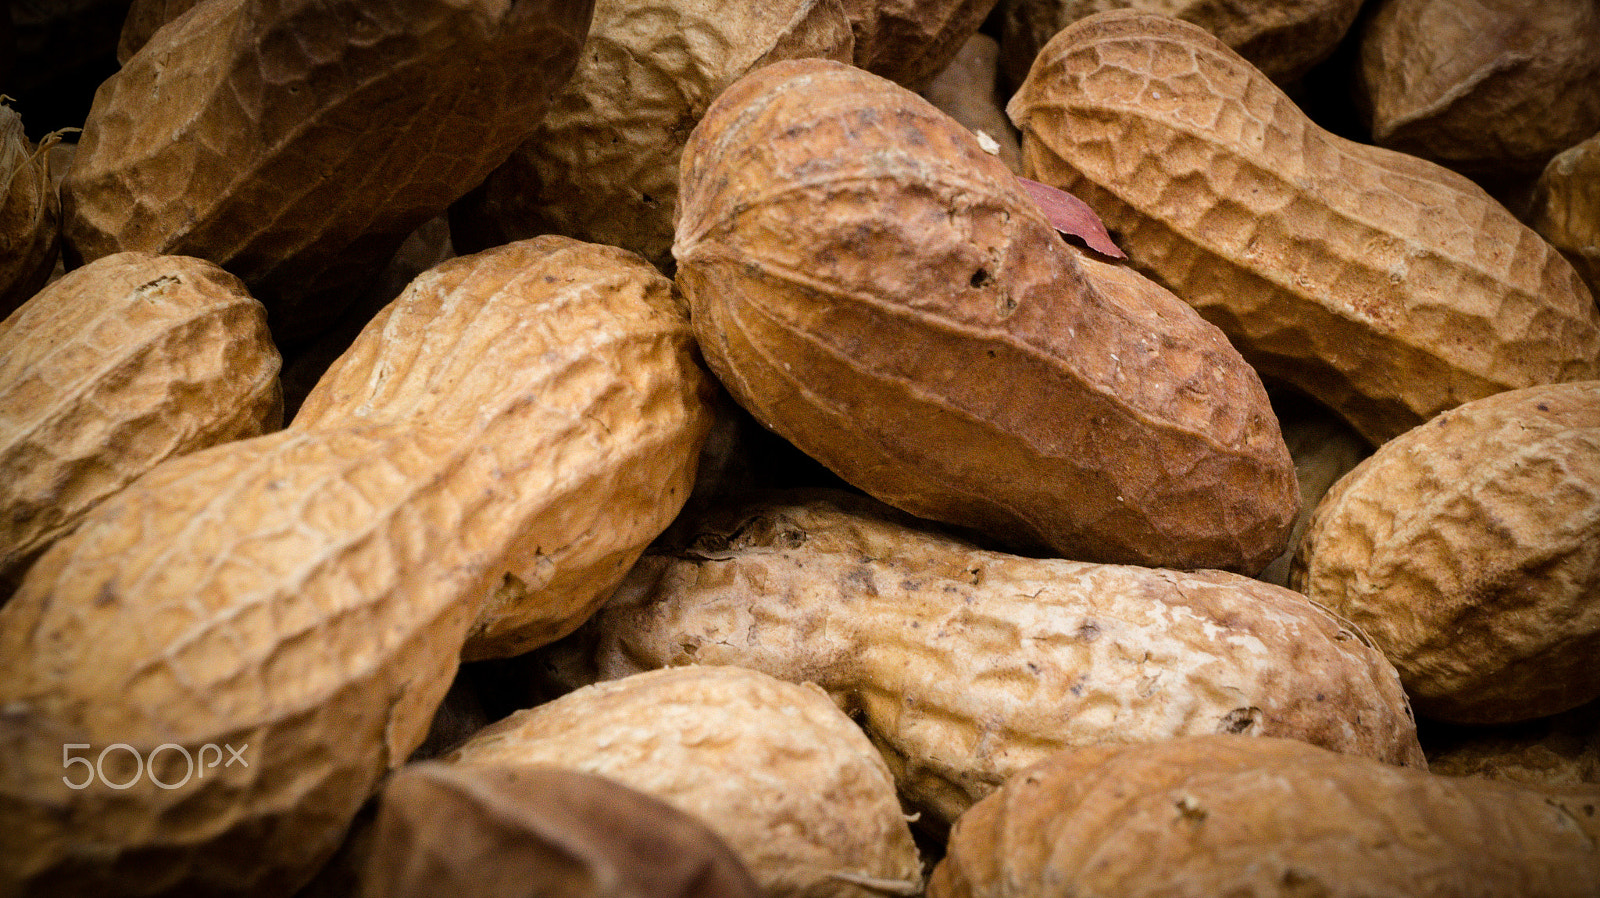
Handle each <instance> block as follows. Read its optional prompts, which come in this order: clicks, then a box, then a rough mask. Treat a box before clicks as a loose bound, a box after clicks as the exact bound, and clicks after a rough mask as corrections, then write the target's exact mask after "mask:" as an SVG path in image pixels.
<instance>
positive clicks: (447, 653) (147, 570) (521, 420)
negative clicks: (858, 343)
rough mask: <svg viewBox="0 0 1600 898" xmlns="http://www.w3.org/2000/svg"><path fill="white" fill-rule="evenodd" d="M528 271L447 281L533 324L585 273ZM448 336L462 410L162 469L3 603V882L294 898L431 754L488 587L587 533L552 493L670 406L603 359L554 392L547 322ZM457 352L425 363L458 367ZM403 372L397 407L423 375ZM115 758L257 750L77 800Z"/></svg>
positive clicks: (454, 400)
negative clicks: (382, 791) (625, 432)
mask: <svg viewBox="0 0 1600 898" xmlns="http://www.w3.org/2000/svg"><path fill="white" fill-rule="evenodd" d="M525 251H526V248H524V247H519V246H512V247H505V248H502V249H501V251H500V252H499V253H491V254H484V255H483V256H481V257H478V258H476V259H470V260H469V259H463V260H460V263H459V264H456V263H452V268H451V269H450V270H451V271H453V272H457V273H459V272H462V271H466V272H467V274H468V275H469V276H468V277H466V278H464V279H463V283H462V286H463V287H466V288H471V289H474V290H479V289H486V288H488V287H490V286H494V285H493V284H492V283H489V282H490V281H491V277H490V276H491V275H492V274H493V273H494V272H495V271H499V272H500V273H501V275H502V276H503V277H504V278H505V279H506V280H508V281H511V282H513V285H514V286H516V287H519V288H520V289H497V290H495V291H494V292H492V293H490V294H489V296H488V299H490V300H491V301H492V302H493V303H518V302H525V303H526V305H527V306H529V307H534V308H536V307H537V306H536V303H537V301H538V300H540V299H542V298H547V297H549V295H550V287H551V286H552V285H551V284H549V283H547V282H546V281H545V278H547V277H548V278H552V279H555V280H557V281H559V280H560V278H561V277H563V276H573V275H574V273H573V272H567V273H565V274H562V273H558V272H549V271H544V272H540V271H538V269H537V267H535V268H534V269H533V271H534V273H535V277H533V278H524V279H523V280H522V281H521V282H520V283H518V282H517V275H518V274H519V273H520V272H521V270H522V269H521V268H520V267H519V266H518V265H516V264H515V263H510V264H508V263H506V262H504V261H503V260H505V259H507V258H514V257H515V255H516V254H517V253H519V252H525ZM497 261H498V262H499V264H496V263H497ZM474 264H476V265H478V266H482V267H481V269H474V268H473V267H472V266H473V265H474ZM463 266H465V267H464V268H463ZM475 271H476V273H477V274H478V275H479V277H478V279H477V280H474V277H472V276H470V275H472V274H473V273H474V272H475ZM530 281H532V282H530ZM604 287H605V285H604V284H603V283H602V284H597V285H591V287H590V289H592V290H594V291H595V292H597V293H599V292H602V290H603V289H604ZM573 292H575V293H580V292H582V291H581V290H574V291H573ZM456 301H457V302H470V301H471V300H470V299H467V298H464V297H458V298H457V299H456ZM436 326H438V327H440V328H441V331H440V334H439V335H438V336H439V337H440V338H447V337H449V336H451V335H452V334H453V335H454V336H455V337H456V338H457V339H459V340H460V341H461V347H460V348H461V349H463V350H466V351H470V352H471V353H473V355H472V358H471V362H472V364H471V365H470V366H465V367H464V366H461V365H450V364H445V365H441V366H439V367H438V369H437V372H436V373H439V374H447V375H449V376H448V377H435V378H433V380H432V382H431V383H430V384H429V386H430V387H432V388H434V389H437V390H438V392H439V398H440V399H441V400H442V401H443V403H445V404H446V406H445V407H446V408H453V409H456V410H457V411H455V412H454V413H446V412H444V411H442V410H441V411H440V413H438V414H436V415H433V416H430V420H431V421H432V424H429V423H426V422H419V421H416V420H410V419H407V420H403V421H400V422H399V423H391V422H378V423H367V424H359V423H352V420H353V421H356V422H359V421H360V416H359V415H356V414H350V415H346V416H341V417H340V419H339V420H338V421H336V422H330V423H329V424H327V425H326V426H318V427H315V428H313V427H310V426H300V425H299V424H298V423H297V424H296V425H295V426H292V427H290V428H289V429H288V430H284V431H280V432H279V433H277V434H269V435H267V436H263V437H257V438H255V439H250V440H241V441H238V442H234V443H230V444H227V445H224V446H219V447H215V448H213V449H210V450H205V451H202V452H198V453H194V454H191V455H187V456H184V457H182V458H177V459H172V460H169V461H168V462H166V463H163V464H162V465H159V466H157V467H156V468H155V469H153V470H152V471H151V472H150V473H148V474H146V475H145V476H143V477H141V478H139V479H138V480H136V481H135V482H134V483H133V484H131V485H130V486H128V487H127V488H126V489H124V490H123V491H122V492H120V493H118V494H116V495H115V496H113V497H111V498H110V499H108V500H107V501H106V502H104V503H102V504H101V505H100V507H99V508H97V509H96V510H95V511H94V512H93V513H91V514H90V515H89V517H88V518H87V519H85V521H84V522H83V524H82V525H80V527H79V528H78V529H77V531H75V532H74V533H73V534H71V535H70V536H68V537H66V538H64V539H63V540H61V541H60V542H58V543H56V545H55V546H54V547H53V548H52V549H51V550H50V551H47V552H46V553H45V554H44V556H42V557H41V558H40V560H39V561H38V562H37V563H36V564H35V565H34V567H33V568H32V569H31V570H30V571H29V573H28V576H27V578H26V579H25V580H24V581H23V584H22V587H21V588H20V589H19V590H18V592H17V594H16V596H15V597H14V598H13V599H12V601H11V603H10V604H8V605H6V606H5V607H4V608H0V709H4V711H3V714H0V737H3V738H5V739H7V740H9V741H10V742H11V743H13V744H17V745H19V746H20V747H19V748H18V749H17V750H16V751H14V752H11V754H10V756H12V757H16V758H18V759H19V760H18V761H17V762H16V763H15V764H11V765H7V766H4V767H0V884H5V885H7V886H10V885H12V884H16V888H15V889H14V891H18V892H23V893H25V894H28V893H33V894H47V895H57V894H62V893H69V892H72V891H74V890H76V891H79V892H82V891H94V892H96V893H97V894H107V895H109V894H123V893H127V892H130V891H131V892H135V893H138V892H139V891H140V890H145V891H151V892H154V891H160V890H162V889H169V890H171V891H172V892H173V893H176V894H186V895H188V894H195V895H199V894H212V893H224V894H226V893H239V892H248V891H251V890H258V891H259V892H264V893H272V894H287V893H289V892H291V891H292V890H293V889H294V888H295V887H296V886H298V885H299V884H300V883H302V882H304V880H305V878H306V877H308V876H310V875H311V873H312V872H314V871H315V870H316V868H317V866H318V865H319V864H320V863H321V862H322V861H323V860H325V859H326V858H327V856H328V854H329V853H330V852H332V851H333V849H334V848H335V846H337V845H338V843H339V839H340V836H341V835H342V833H343V830H344V828H345V827H346V826H347V825H348V824H349V822H350V820H351V818H352V817H353V816H354V815H355V813H356V811H357V809H358V808H359V807H360V806H361V804H362V802H363V801H364V800H365V799H366V798H367V797H368V796H369V795H370V794H371V793H372V791H373V790H374V789H375V788H376V786H377V782H378V778H379V777H380V776H381V775H382V774H383V773H384V772H385V771H386V770H387V769H389V768H391V767H393V766H397V765H398V764H400V763H401V762H403V761H404V760H405V759H406V758H407V757H408V756H409V755H410V754H411V753H412V752H413V751H414V750H415V749H416V748H417V747H418V745H419V744H420V743H421V742H422V740H423V738H424V736H425V734H426V733H427V731H428V725H429V720H430V718H431V717H432V716H433V714H434V711H435V709H436V708H437V707H438V706H439V703H440V701H441V698H442V696H443V695H444V694H445V692H446V689H447V687H448V686H449V684H450V679H451V675H452V673H453V672H454V670H455V667H456V664H457V661H458V658H459V656H460V653H461V649H462V646H463V644H464V643H465V641H466V639H467V636H468V634H469V633H470V632H471V631H472V628H473V627H474V625H475V624H476V622H478V621H479V620H480V613H479V612H480V610H481V608H482V606H483V605H484V602H485V600H486V598H487V597H488V596H489V595H490V594H491V593H492V592H493V590H494V587H496V586H497V585H499V584H502V583H504V582H506V580H507V574H508V572H513V571H521V570H524V569H525V568H524V567H523V566H522V565H524V564H525V563H526V561H525V560H526V559H527V558H528V557H529V554H530V553H531V552H532V550H533V549H534V548H536V547H537V543H536V540H537V539H538V537H539V534H541V533H544V532H547V531H546V529H545V528H547V527H548V526H549V523H548V520H549V519H550V518H551V517H552V516H554V517H556V518H561V517H562V516H563V515H566V514H572V515H574V516H575V517H582V516H584V515H589V514H593V513H594V512H593V510H592V509H590V508H589V507H588V506H587V505H586V502H592V501H594V500H593V499H588V498H586V497H582V496H579V497H575V498H566V497H562V496H561V495H560V492H559V491H560V490H561V489H562V488H563V487H565V486H567V485H568V484H569V482H570V478H572V477H574V476H577V475H582V474H586V473H588V467H589V466H590V465H591V464H592V462H593V460H594V451H593V449H592V448H591V447H592V446H593V445H594V443H593V441H594V440H596V439H597V438H598V435H599V434H603V433H604V430H605V427H606V426H607V425H608V424H609V423H611V421H612V420H613V419H612V418H611V415H613V414H615V412H614V411H613V406H612V405H611V403H615V404H616V406H620V407H625V408H626V416H625V417H626V418H627V419H628V420H631V419H632V418H633V417H639V418H643V419H646V420H649V419H650V416H651V415H652V413H653V410H652V409H651V407H650V405H649V402H648V401H647V402H646V405H645V406H644V407H643V408H640V407H639V406H638V405H637V404H636V403H637V402H638V400H639V397H638V396H637V394H635V393H634V392H633V379H634V378H642V379H644V381H645V383H646V384H647V385H650V386H659V385H658V384H655V383H653V381H654V380H655V378H654V377H652V375H654V374H657V373H658V372H653V371H640V372H620V373H614V372H612V371H611V370H609V368H607V367H605V366H602V365H601V364H599V363H598V362H597V363H594V364H590V365H588V366H584V365H582V364H573V365H571V366H570V370H568V371H567V375H568V376H566V377H552V373H553V372H557V373H559V370H558V369H555V368H552V365H551V363H550V362H549V361H548V357H549V356H559V355H560V354H561V353H562V352H566V351H569V349H568V347H566V346H564V345H562V342H561V340H562V336H563V335H562V334H560V333H553V332H552V329H550V328H548V327H546V326H544V325H543V324H542V319H541V318H540V317H538V316H532V315H529V316H521V317H519V316H516V315H508V314H504V313H500V312H497V311H495V310H493V309H480V313H479V315H477V316H475V317H474V318H473V319H472V321H471V322H470V323H469V324H466V325H463V324H462V323H461V322H460V321H459V320H451V319H449V318H448V317H444V318H441V319H440V320H439V321H438V322H436ZM591 339H593V338H591ZM452 346H453V344H450V343H448V341H447V342H446V345H440V344H439V343H435V342H431V341H422V342H419V344H418V346H417V349H418V351H419V352H422V353H428V354H435V353H437V354H438V355H439V357H441V358H444V359H446V360H447V361H448V360H449V356H450V355H451V352H452ZM397 373H399V374H401V375H402V377H401V384H399V385H396V386H404V385H409V384H411V383H412V380H411V378H412V377H414V376H415V377H424V376H425V375H426V374H427V373H428V367H427V366H425V365H423V366H417V365H413V366H410V367H409V368H399V369H397ZM597 381H598V383H597ZM379 386H380V389H379V391H378V392H379V395H382V394H383V391H382V389H381V385H379ZM668 392H669V393H670V392H671V391H670V390H669V391H668ZM403 396H404V394H402V397H403ZM596 396H598V397H600V400H599V401H596V399H595V397H596ZM647 396H648V394H647ZM413 399H414V400H415V397H413ZM670 401H671V400H665V401H663V404H664V405H665V404H668V403H669V402H670ZM585 411H588V412H589V413H590V414H588V415H587V416H586V415H585V414H584V412H585ZM574 469H576V470H574ZM7 727H9V728H11V730H13V731H7V730H6V728H7ZM118 742H122V743H127V744H129V745H132V746H135V747H137V748H138V749H139V750H141V751H142V752H145V753H148V752H149V751H150V750H153V749H155V748H156V747H158V746H159V745H160V744H163V743H165V742H173V743H175V744H177V745H179V746H182V747H186V748H188V749H189V750H190V751H191V752H195V751H198V750H200V748H201V747H202V746H203V745H206V744H217V745H222V744H232V745H239V744H248V745H251V746H254V752H255V753H253V754H250V755H248V756H247V759H248V760H249V763H250V765H251V766H250V767H249V768H248V769H240V768H238V767H232V768H225V769H224V770H222V771H221V772H220V773H219V774H218V775H217V776H216V777H209V776H208V777H207V778H205V779H204V780H203V781H197V782H195V783H193V784H190V785H189V786H187V787H185V788H183V789H178V790H171V791H168V790H163V789H160V788H158V787H156V786H154V785H151V784H150V782H149V781H148V780H143V781H141V784H140V785H138V786H137V787H135V788H130V789H129V790H127V791H125V792H117V791H114V790H112V789H109V788H107V787H99V786H97V787H95V788H90V789H85V790H82V791H73V790H71V789H69V788H68V787H67V786H66V785H65V784H64V783H63V782H62V745H63V744H64V743H85V744H89V745H91V746H93V747H94V748H95V749H97V750H98V749H100V748H101V747H103V746H106V745H110V744H114V743H118ZM112 757H113V761H116V760H118V759H121V760H122V761H128V760H129V758H128V756H126V755H124V754H121V753H116V754H113V756H112ZM163 758H165V760H164V763H165V764H167V765H168V769H167V770H166V771H165V772H164V773H163V779H164V780H166V781H169V782H170V781H175V780H177V779H179V778H181V776H182V769H181V767H177V768H176V769H173V768H174V767H175V766H176V765H179V764H181V760H182V759H181V755H178V754H177V753H175V752H169V753H168V754H167V755H163ZM72 773H73V774H76V773H77V771H76V770H73V771H72ZM127 775H128V774H127V773H126V772H123V773H119V774H117V778H116V779H115V780H113V781H114V782H121V781H122V780H123V779H125V778H126V777H127ZM0 891H3V890H0Z"/></svg>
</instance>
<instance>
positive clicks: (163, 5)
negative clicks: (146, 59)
mask: <svg viewBox="0 0 1600 898" xmlns="http://www.w3.org/2000/svg"><path fill="white" fill-rule="evenodd" d="M201 2H202V0H133V2H132V3H129V4H128V14H127V16H126V17H125V18H124V19H123V20H122V34H121V36H120V37H119V38H118V39H117V63H118V64H119V65H127V63H128V60H129V59H132V58H133V54H135V53H137V52H139V50H140V48H142V47H143V46H144V45H145V44H146V43H148V42H149V40H150V38H151V36H152V35H154V34H155V33H156V30H157V29H159V28H160V27H161V26H163V25H165V24H167V23H168V22H170V21H172V20H173V19H176V18H177V17H179V16H181V15H183V14H184V13H186V12H188V11H189V10H191V9H193V8H194V7H196V6H199V5H200V3H201Z"/></svg>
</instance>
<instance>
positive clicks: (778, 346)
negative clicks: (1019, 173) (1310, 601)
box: [673, 60, 1299, 573]
mask: <svg viewBox="0 0 1600 898" xmlns="http://www.w3.org/2000/svg"><path fill="white" fill-rule="evenodd" d="M682 182H683V193H682V197H681V202H680V205H679V218H678V230H677V241H676V243H675V244H674V248H673V252H674V254H675V256H676V258H677V260H678V271H677V281H678V284H679V287H680V288H681V289H682V290H683V292H684V294H685V295H686V296H687V297H688V299H689V303H690V306H691V311H692V315H691V320H692V321H693V322H694V327H695V333H696V335H697V336H698V337H699V341H700V346H701V349H702V350H703V351H704V353H705V356H706V360H707V362H708V363H709V364H710V366H711V368H712V370H713V371H714V372H715V373H716V374H717V375H718V377H719V379H720V380H721V381H722V383H723V384H724V385H726V386H727V387H728V390H729V392H730V393H732V395H733V396H734V398H735V399H737V400H738V401H739V402H740V404H742V405H743V406H744V407H745V408H747V409H749V410H750V411H751V413H752V414H754V415H755V417H756V418H757V419H758V420H760V421H761V422H762V423H763V424H765V425H767V426H768V427H770V428H772V429H773V430H774V431H776V432H778V433H779V434H781V435H783V436H784V437H785V438H786V439H788V440H789V441H790V442H792V443H793V444H794V445H796V446H798V447H799V448H800V449H802V450H803V451H805V452H806V453H807V454H808V455H810V456H812V457H813V458H815V459H817V460H818V461H820V462H822V463H823V464H824V465H826V466H827V467H828V468H829V469H831V470H832V471H834V472H835V473H837V474H838V475H839V476H840V477H842V478H843V479H845V480H846V481H848V482H850V483H851V484H852V485H854V486H856V487H858V488H860V489H862V490H865V491H866V492H868V493H871V494H872V495H874V496H876V497H877V498H879V499H882V500H883V501H885V502H888V503H889V504H891V505H894V506H896V507H898V508H901V509H903V510H906V511H909V512H912V513H914V514H917V515H921V516H924V517H928V518H932V519H935V520H939V521H943V522H946V523H952V524H957V525H960V526H967V527H975V528H978V529H981V530H983V531H985V532H986V533H987V534H989V535H990V537H991V538H993V539H996V540H1001V541H1005V542H1007V543H1009V544H1011V545H1013V546H1027V547H1029V549H1031V550H1039V551H1048V552H1051V553H1054V554H1060V555H1064V556H1067V557H1073V558H1079V559H1083V560H1095V561H1108V562H1122V563H1137V564H1149V565H1164V566H1171V567H1214V568H1227V569H1232V570H1241V571H1249V572H1251V573H1254V572H1256V571H1258V570H1260V569H1261V568H1262V567H1264V566H1265V565H1266V564H1267V562H1268V561H1270V560H1271V559H1272V557H1273V556H1275V555H1276V554H1278V552H1280V551H1282V547H1283V544H1284V540H1285V539H1286V538H1287V536H1288V531H1289V527H1290V524H1291V523H1292V520H1293V517H1294V513H1295V510H1296V508H1297V506H1298V502H1299V496H1298V490H1297V488H1296V486H1295V483H1294V474H1293V464H1292V462H1291V460H1290V458H1289V454H1288V450H1287V449H1286V448H1285V447H1284V445H1283V438H1282V435H1281V434H1280V433H1279V432H1278V428H1277V421H1276V419H1275V418H1274V417H1273V415H1272V410H1271V407H1270V404H1269V403H1268V401H1267V397H1266V392H1265V390H1264V389H1263V387H1262V386H1261V382H1260V380H1259V378H1258V377H1257V376H1256V373H1255V372H1254V371H1253V370H1252V369H1251V368H1250V367H1249V366H1248V365H1247V364H1245V362H1244V361H1243V359H1242V358H1240V357H1239V355H1238V353H1237V352H1236V351H1235V350H1234V349H1233V347H1232V346H1230V345H1229V344H1228V341H1227V340H1226V339H1225V338H1224V337H1223V335H1222V333H1221V332H1220V331H1218V330H1217V329H1216V328H1215V327H1213V326H1211V325H1209V324H1207V323H1206V322H1205V321H1203V320H1202V319H1201V318H1200V317H1199V315H1198V314H1196V313H1195V312H1194V311H1193V310H1192V309H1190V308H1188V307H1187V306H1186V305H1184V304H1183V303H1182V302H1181V301H1180V300H1178V299H1177V298H1176V297H1174V296H1172V295H1171V294H1169V293H1167V292H1166V291H1165V290H1162V289H1160V288H1159V287H1157V286H1156V285H1155V284H1154V283H1152V282H1151V281H1149V280H1148V279H1146V278H1143V277H1141V276H1139V275H1137V274H1136V273H1134V272H1132V271H1122V270H1120V269H1116V268H1113V267H1111V266H1106V265H1099V264H1097V263H1092V262H1088V261H1082V260H1081V258H1080V255H1079V253H1078V252H1077V251H1075V250H1074V249H1073V248H1071V247H1070V246H1068V245H1067V244H1066V243H1065V242H1063V241H1062V239H1061V238H1060V237H1059V236H1058V235H1057V233H1056V231H1055V229H1054V228H1053V227H1052V226H1051V225H1050V223H1049V222H1048V221H1047V220H1046V219H1045V218H1044V216H1043V213H1041V212H1040V211H1039V209H1038V207H1037V205H1035V203H1034V202H1033V200H1032V199H1031V197H1030V196H1029V195H1028V193H1027V192H1026V190H1025V188H1023V186H1022V185H1021V184H1019V183H1018V181H1017V179H1016V178H1015V176H1013V175H1012V174H1011V172H1010V171H1008V170H1007V169H1006V167H1005V165H1004V164H1003V163H1001V162H1000V160H999V159H997V158H995V157H994V156H991V155H989V154H988V153H985V152H984V151H983V149H982V148H981V146H980V145H979V144H978V142H977V139H976V138H975V137H974V136H973V135H972V133H971V132H969V131H967V130H966V129H965V128H963V127H961V126H960V125H958V124H957V123H956V122H954V121H953V120H951V119H950V118H949V117H948V116H946V115H944V114H943V113H941V112H939V111H938V110H937V109H935V108H933V107H932V106H931V105H930V104H929V103H928V102H927V101H925V100H923V99H922V98H920V97H918V96H916V95H915V94H913V93H911V92H909V91H907V90H904V89H902V88H900V87H897V86H895V85H894V84H892V83H890V82H889V81H886V80H884V79H882V78H878V77H875V76H873V75H870V74H868V73H865V72H862V71H860V70H859V69H854V68H851V67H848V66H843V65H839V64H837V63H831V62H827V61H825V60H800V61H794V62H785V63H777V64H774V65H771V66H768V67H766V68H764V69H761V70H759V71H757V72H754V73H752V74H751V75H749V76H747V77H745V78H744V79H742V80H741V81H739V82H738V83H737V84H735V85H734V86H733V87H731V88H729V90H728V91H726V92H725V93H723V94H722V96H721V97H719V98H718V100H717V103H716V104H715V105H713V107H712V109H711V110H710V111H709V112H708V113H707V115H706V117H705V118H704V119H703V120H702V121H701V123H700V124H699V125H698V126H697V127H696V128H695V131H694V133H693V135H691V137H690V143H689V147H688V148H687V150H686V151H685V161H684V168H683V176H682Z"/></svg>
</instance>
